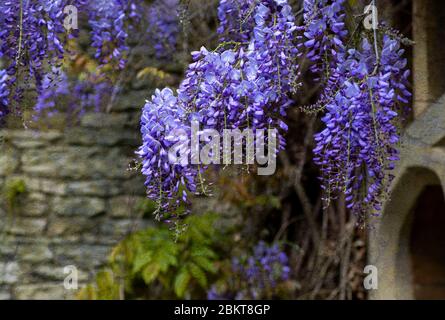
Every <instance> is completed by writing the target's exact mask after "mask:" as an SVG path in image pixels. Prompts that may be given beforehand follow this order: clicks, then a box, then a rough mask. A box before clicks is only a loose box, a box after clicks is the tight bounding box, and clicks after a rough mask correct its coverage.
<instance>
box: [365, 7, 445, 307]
mask: <svg viewBox="0 0 445 320" xmlns="http://www.w3.org/2000/svg"><path fill="white" fill-rule="evenodd" d="M444 17H445V4H444V2H443V1H439V0H415V1H413V37H414V41H415V45H414V57H413V70H414V74H413V76H414V77H413V78H414V86H413V89H414V101H413V102H414V111H415V112H414V113H415V118H416V119H415V120H414V121H413V123H411V124H410V126H409V127H408V128H407V129H406V130H405V132H404V134H403V137H402V143H401V154H400V158H401V161H400V162H399V164H398V166H397V168H396V172H395V176H396V178H395V180H394V182H393V186H392V190H391V196H390V199H389V200H388V201H387V203H386V204H385V206H384V208H383V213H382V217H378V218H376V221H375V228H374V229H371V230H370V232H369V249H370V250H369V259H368V262H369V264H371V265H375V266H376V267H377V268H378V275H379V282H378V283H379V288H378V290H374V291H371V292H370V296H371V298H373V299H414V298H422V297H425V296H426V295H428V296H429V297H430V298H432V297H433V298H437V297H440V298H442V299H443V298H444V295H443V293H440V295H439V294H437V292H436V293H435V292H433V291H435V289H434V290H433V289H431V285H432V284H433V285H434V286H435V287H436V288H439V287H441V286H443V278H444V277H441V276H439V277H436V275H433V274H432V272H431V271H428V274H427V273H425V274H424V275H422V276H423V277H425V278H428V277H429V278H434V279H428V285H429V286H430V288H428V290H429V291H430V292H426V293H427V294H425V292H423V293H422V295H421V296H419V295H417V294H416V291H418V290H416V289H417V288H416V287H418V285H419V281H416V279H415V278H416V273H417V271H416V266H415V265H416V264H418V262H419V261H417V258H416V257H415V255H416V251H418V248H416V247H415V246H413V243H412V240H413V237H412V235H413V234H414V235H416V232H414V233H413V231H417V232H418V230H416V229H415V228H417V227H418V226H416V225H414V221H415V220H416V217H417V215H424V216H425V215H430V216H431V217H432V218H431V219H430V220H429V223H430V224H437V223H439V224H440V223H441V221H443V216H442V215H445V208H443V207H442V203H441V201H440V200H441V199H440V198H439V197H436V198H434V201H437V203H430V204H429V205H428V206H425V205H424V206H421V207H420V209H419V208H418V207H419V206H418V204H419V200H420V203H422V202H423V201H424V199H425V198H422V195H423V194H424V193H425V191H428V190H436V191H437V190H438V193H440V192H442V193H443V195H444V196H445V81H444V79H443V74H444V73H445V59H444V54H445V46H443V41H444V40H445V32H444V29H443V28H442V27H441V22H442V21H443V18H444ZM431 188H433V189H431ZM417 220H418V219H417ZM442 228H443V226H442ZM435 229H436V228H434V227H433V225H431V227H430V228H425V229H423V230H421V232H423V234H424V238H428V237H430V236H431V234H432V233H433V231H434V230H435ZM416 236H418V235H416ZM414 239H415V238H414ZM435 240H436V241H434V242H431V244H430V245H431V246H440V243H441V242H440V241H441V239H435ZM413 249H414V250H413ZM437 250H441V251H443V247H440V248H433V249H432V250H431V248H425V250H424V251H425V252H423V253H424V254H423V257H421V259H423V260H424V261H423V262H422V264H425V263H426V264H432V261H427V260H426V259H430V258H434V257H433V255H434V254H435V251H437ZM427 251H429V252H427ZM431 254H432V255H431ZM413 262H414V263H413ZM437 268H441V269H442V270H443V269H444V268H445V261H441V262H440V264H438V265H437ZM442 270H441V272H442V273H444V272H443V271H442ZM441 292H445V289H443V290H442V289H441Z"/></svg>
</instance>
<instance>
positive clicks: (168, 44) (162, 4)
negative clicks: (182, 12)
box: [147, 0, 180, 59]
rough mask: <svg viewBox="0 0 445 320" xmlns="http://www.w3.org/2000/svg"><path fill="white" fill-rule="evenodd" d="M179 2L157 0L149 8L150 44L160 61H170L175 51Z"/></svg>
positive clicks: (177, 0)
mask: <svg viewBox="0 0 445 320" xmlns="http://www.w3.org/2000/svg"><path fill="white" fill-rule="evenodd" d="M178 5H179V0H162V1H161V0H157V1H154V2H153V3H152V4H151V5H150V6H149V8H148V12H147V21H148V28H147V34H148V42H149V43H150V44H152V46H153V49H154V52H155V56H156V58H158V59H169V58H171V56H172V54H173V52H174V51H175V48H176V45H177V41H178V36H179V31H180V22H179V13H178Z"/></svg>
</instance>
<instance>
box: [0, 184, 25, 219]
mask: <svg viewBox="0 0 445 320" xmlns="http://www.w3.org/2000/svg"><path fill="white" fill-rule="evenodd" d="M25 192H26V184H25V181H24V180H22V179H11V180H7V181H6V183H5V185H4V187H3V199H4V201H5V204H6V207H7V208H8V211H9V212H10V213H13V212H14V209H15V208H16V207H17V206H18V204H19V197H20V195H23V194H24V193H25Z"/></svg>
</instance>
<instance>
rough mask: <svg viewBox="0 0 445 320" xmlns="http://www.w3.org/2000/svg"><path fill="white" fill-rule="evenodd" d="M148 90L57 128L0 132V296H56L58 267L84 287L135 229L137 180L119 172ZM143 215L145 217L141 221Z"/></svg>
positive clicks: (63, 294) (139, 196)
mask: <svg viewBox="0 0 445 320" xmlns="http://www.w3.org/2000/svg"><path fill="white" fill-rule="evenodd" d="M147 94H148V92H147V91H146V90H144V91H132V92H131V94H130V95H128V94H127V95H124V96H123V97H124V98H119V99H118V101H116V103H115V104H114V107H113V112H111V113H106V114H105V113H94V114H87V115H86V116H84V117H83V118H82V119H81V123H80V125H76V126H73V127H71V128H68V129H64V130H56V129H53V130H45V131H35V130H31V129H28V130H23V129H18V130H7V129H6V130H3V131H1V132H0V136H1V137H2V140H3V141H2V142H1V143H2V146H1V153H0V186H1V188H0V190H1V198H0V204H1V205H0V226H1V227H0V299H27V298H31V299H40V298H43V299H47V298H48V299H64V298H71V297H73V296H74V294H75V292H73V291H72V290H71V291H70V290H65V288H64V286H63V280H64V278H65V277H66V276H67V275H66V274H64V272H63V271H64V267H65V266H68V265H74V266H76V267H77V268H78V273H79V284H80V285H82V283H85V282H86V281H88V280H89V279H91V277H92V276H93V275H94V272H95V271H96V270H97V269H98V268H99V267H100V266H101V265H102V264H103V263H104V261H105V260H106V257H107V256H108V254H109V253H110V249H111V248H112V246H113V245H115V244H116V243H117V242H118V241H119V240H120V239H122V238H123V237H124V236H125V235H126V234H127V233H128V232H129V231H131V230H134V229H136V228H140V227H143V226H145V225H147V224H148V223H149V221H150V220H149V219H141V216H142V214H143V212H142V209H140V208H142V206H141V203H142V202H143V201H144V199H145V197H144V185H143V178H142V177H141V176H140V175H139V174H137V173H136V172H134V171H133V172H132V171H129V170H127V169H128V165H129V163H130V162H131V160H132V159H133V158H134V157H135V155H134V151H135V149H136V147H137V146H138V145H139V144H140V141H139V134H138V114H139V110H140V108H141V106H142V105H143V103H144V99H145V97H146V96H147ZM149 218H151V217H149Z"/></svg>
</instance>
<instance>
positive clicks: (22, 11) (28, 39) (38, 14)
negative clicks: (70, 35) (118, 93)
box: [0, 0, 69, 115]
mask: <svg viewBox="0 0 445 320" xmlns="http://www.w3.org/2000/svg"><path fill="white" fill-rule="evenodd" d="M68 4H69V1H67V0H28V1H23V0H21V1H17V0H14V1H8V0H6V1H1V3H0V11H1V12H2V14H1V17H0V58H1V59H3V61H4V63H5V65H6V66H5V70H6V74H7V77H6V78H3V79H2V83H3V84H4V85H5V84H6V86H7V87H8V89H7V91H9V95H12V98H10V99H7V98H6V97H4V99H2V104H3V106H2V115H5V114H6V113H8V112H9V111H10V106H9V105H10V104H11V103H13V102H19V101H20V100H21V98H22V96H23V92H24V90H25V87H26V86H27V85H28V83H30V82H33V84H34V86H35V88H36V91H37V92H38V93H40V92H41V90H42V88H43V87H42V81H43V78H44V74H45V70H46V68H47V67H48V65H50V66H53V67H57V66H58V65H60V63H61V59H62V58H63V55H64V52H65V50H64V43H65V40H66V38H67V33H66V31H65V28H64V26H63V9H64V7H65V6H66V5H68ZM4 92H5V91H4ZM16 109H18V108H17V106H16ZM17 111H18V110H17Z"/></svg>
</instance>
